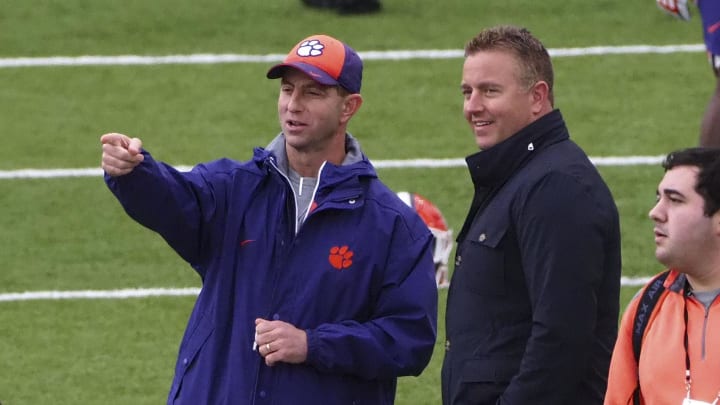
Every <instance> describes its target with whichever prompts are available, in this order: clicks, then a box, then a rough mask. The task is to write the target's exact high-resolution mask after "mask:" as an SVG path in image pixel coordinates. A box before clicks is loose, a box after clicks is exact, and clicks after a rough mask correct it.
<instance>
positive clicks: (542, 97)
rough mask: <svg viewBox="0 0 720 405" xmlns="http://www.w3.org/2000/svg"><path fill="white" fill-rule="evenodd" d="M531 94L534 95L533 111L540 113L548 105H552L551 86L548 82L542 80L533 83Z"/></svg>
mask: <svg viewBox="0 0 720 405" xmlns="http://www.w3.org/2000/svg"><path fill="white" fill-rule="evenodd" d="M530 96H531V97H532V101H533V108H532V112H533V113H534V114H539V113H541V112H543V111H544V110H545V109H546V108H547V106H551V105H552V102H551V101H550V99H549V97H550V86H548V84H547V82H545V81H543V80H540V81H538V82H536V83H535V84H533V86H532V87H531V88H530Z"/></svg>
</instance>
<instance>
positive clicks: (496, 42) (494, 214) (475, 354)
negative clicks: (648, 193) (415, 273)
mask: <svg viewBox="0 0 720 405" xmlns="http://www.w3.org/2000/svg"><path fill="white" fill-rule="evenodd" d="M553 76H554V74H553V67H552V63H551V60H550V56H549V55H548V52H547V50H546V48H545V47H544V46H543V44H542V43H541V42H540V41H539V40H538V39H537V38H535V37H534V36H533V35H532V34H531V33H530V32H529V31H528V30H526V29H524V28H520V27H515V26H497V27H491V28H488V29H485V30H483V31H482V32H480V33H479V34H478V35H477V36H475V37H474V38H472V39H471V40H470V41H469V42H468V43H467V44H466V46H465V61H464V65H463V69H462V80H461V86H460V87H461V91H462V94H463V97H464V107H463V108H464V116H465V119H466V120H467V122H468V123H469V124H470V128H471V130H472V132H473V134H474V136H475V141H476V143H477V146H478V147H479V149H480V150H481V151H480V152H478V153H475V154H473V155H470V156H468V157H467V158H466V160H467V165H468V168H469V170H470V176H471V178H472V181H473V184H474V197H473V201H472V203H471V205H470V210H469V213H468V215H467V218H466V220H465V223H464V225H463V227H462V229H461V230H460V233H459V235H458V238H457V243H458V246H457V250H456V255H455V268H454V270H453V275H452V278H451V282H450V289H449V291H448V299H447V308H446V311H447V313H446V319H445V323H446V341H445V359H444V362H443V368H442V400H443V404H445V405H470V404H472V405H491V404H492V405H496V404H503V405H521V404H522V405H527V404H553V405H566V404H568V405H570V404H572V405H575V404H583V405H593V404H602V402H603V396H604V394H605V389H606V383H607V372H608V367H609V364H610V356H611V354H612V349H613V344H614V343H615V339H616V337H617V328H618V316H619V298H620V297H619V294H620V270H621V255H620V223H619V218H618V211H617V208H616V206H615V202H614V200H613V197H612V195H611V193H610V190H609V189H608V187H607V185H606V184H605V182H604V181H603V179H602V178H601V176H600V174H599V173H598V171H597V169H596V168H595V166H594V165H593V164H592V162H591V161H590V159H589V158H588V156H587V155H586V154H585V152H584V151H583V150H582V149H581V148H580V147H578V145H576V144H575V143H574V142H573V141H572V140H570V137H569V133H568V129H567V127H566V125H565V121H564V119H563V117H562V115H561V113H560V111H559V110H557V109H555V108H554V99H553V82H554V79H553Z"/></svg>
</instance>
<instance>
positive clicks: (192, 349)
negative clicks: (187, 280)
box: [168, 315, 215, 403]
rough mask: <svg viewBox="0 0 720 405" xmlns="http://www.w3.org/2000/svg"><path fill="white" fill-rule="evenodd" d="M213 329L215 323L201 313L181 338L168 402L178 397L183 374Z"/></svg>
mask: <svg viewBox="0 0 720 405" xmlns="http://www.w3.org/2000/svg"><path fill="white" fill-rule="evenodd" d="M214 330H215V325H214V324H213V322H212V320H211V317H209V316H207V315H203V316H202V317H201V318H200V320H199V321H198V323H197V326H196V327H195V328H194V329H193V330H192V332H190V333H189V334H188V335H187V336H186V337H185V339H183V342H182V344H181V345H180V352H179V353H178V359H177V364H176V366H175V377H174V378H173V383H172V387H171V392H170V395H169V397H168V402H169V403H171V402H172V401H174V400H176V399H177V398H178V396H179V394H180V391H181V390H182V384H183V379H184V378H185V375H186V374H187V373H188V370H190V368H191V367H192V365H193V364H194V363H195V359H196V358H197V356H198V354H199V353H200V351H201V350H202V348H203V346H205V343H206V342H207V341H208V338H210V335H212V333H213V331H214Z"/></svg>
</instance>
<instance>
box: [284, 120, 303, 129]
mask: <svg viewBox="0 0 720 405" xmlns="http://www.w3.org/2000/svg"><path fill="white" fill-rule="evenodd" d="M285 126H287V128H288V129H300V128H303V127H305V126H306V124H305V123H304V122H301V121H297V120H285Z"/></svg>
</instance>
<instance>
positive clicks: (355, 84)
mask: <svg viewBox="0 0 720 405" xmlns="http://www.w3.org/2000/svg"><path fill="white" fill-rule="evenodd" d="M289 67H291V68H295V69H298V70H300V71H302V72H303V73H305V74H307V75H308V76H310V77H311V78H312V79H313V80H315V81H316V82H318V83H320V84H324V85H326V86H341V87H343V88H344V89H345V90H347V91H348V92H350V93H360V86H361V84H362V70H363V63H362V60H361V59H360V56H358V54H357V52H355V50H354V49H352V48H351V47H350V46H349V45H347V44H345V43H344V42H342V41H339V40H337V39H335V38H333V37H331V36H328V35H322V34H317V35H311V36H309V37H307V38H305V39H303V40H302V41H300V42H298V44H297V45H295V47H294V48H293V49H292V50H291V51H290V53H288V54H287V56H286V57H285V59H284V60H283V61H282V63H279V64H277V65H275V66H273V67H271V68H270V70H268V72H267V78H268V79H278V78H280V77H282V76H283V74H284V73H285V69H287V68H289Z"/></svg>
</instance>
